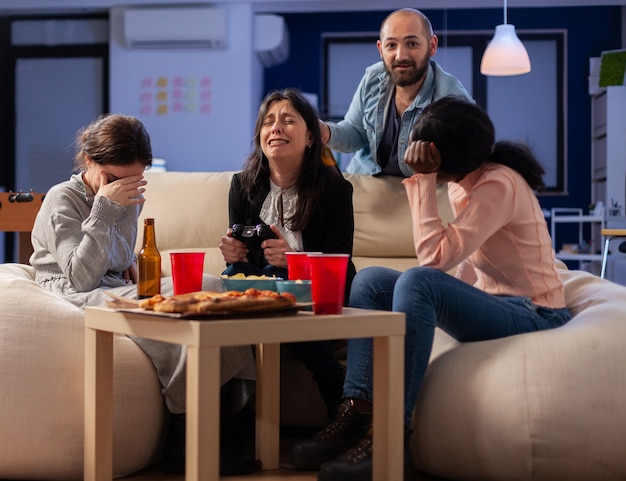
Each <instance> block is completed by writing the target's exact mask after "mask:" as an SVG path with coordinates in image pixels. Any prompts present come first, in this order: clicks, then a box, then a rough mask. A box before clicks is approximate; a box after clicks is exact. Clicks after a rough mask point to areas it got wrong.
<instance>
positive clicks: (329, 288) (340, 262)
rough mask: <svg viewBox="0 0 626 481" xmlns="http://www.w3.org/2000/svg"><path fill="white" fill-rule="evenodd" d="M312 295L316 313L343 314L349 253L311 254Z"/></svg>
mask: <svg viewBox="0 0 626 481" xmlns="http://www.w3.org/2000/svg"><path fill="white" fill-rule="evenodd" d="M308 257H309V265H310V267H311V297H312V299H313V312H314V313H315V314H341V311H342V309H343V296H344V293H345V290H346V275H347V273H348V259H349V258H350V256H349V255H348V254H309V256H308Z"/></svg>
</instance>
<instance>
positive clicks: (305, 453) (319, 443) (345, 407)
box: [291, 399, 371, 470]
mask: <svg viewBox="0 0 626 481" xmlns="http://www.w3.org/2000/svg"><path fill="white" fill-rule="evenodd" d="M370 419H371V416H369V415H366V414H361V413H359V412H358V411H357V410H356V409H355V408H354V402H353V401H352V400H351V399H344V400H343V402H342V403H341V404H340V405H339V408H338V409H337V415H336V416H335V420H334V421H333V422H331V423H330V424H329V425H328V426H326V427H325V428H324V429H323V430H322V431H320V432H319V433H317V434H316V435H315V436H314V437H313V438H312V439H307V440H306V441H300V442H298V443H296V444H295V445H294V446H293V449H292V450H291V463H292V464H293V465H294V466H295V467H296V468H298V469H307V470H317V469H319V467H320V465H321V464H322V463H325V462H326V461H330V460H332V459H335V458H336V457H337V456H338V455H340V454H341V453H343V452H345V451H346V450H348V449H350V448H351V447H352V446H354V445H355V444H356V443H357V442H358V441H359V439H361V437H362V436H363V434H364V430H365V429H366V428H367V424H368V421H369V420H370Z"/></svg>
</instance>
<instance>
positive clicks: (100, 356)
mask: <svg viewBox="0 0 626 481" xmlns="http://www.w3.org/2000/svg"><path fill="white" fill-rule="evenodd" d="M84 429H85V448H84V449H85V453H84V454H85V459H84V479H85V481H110V480H112V479H113V334H112V333H110V332H102V331H97V330H94V329H85V428H84Z"/></svg>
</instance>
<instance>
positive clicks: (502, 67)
mask: <svg viewBox="0 0 626 481" xmlns="http://www.w3.org/2000/svg"><path fill="white" fill-rule="evenodd" d="M528 72H530V58H528V52H526V48H524V44H522V42H521V41H520V39H519V38H518V37H517V34H516V33H515V26H514V25H509V24H507V23H506V0H504V24H502V25H498V26H496V32H495V34H494V35H493V38H492V39H491V41H490V42H489V45H487V48H486V49H485V53H484V54H483V59H482V61H481V62H480V73H482V74H483V75H501V76H504V75H521V74H524V73H528Z"/></svg>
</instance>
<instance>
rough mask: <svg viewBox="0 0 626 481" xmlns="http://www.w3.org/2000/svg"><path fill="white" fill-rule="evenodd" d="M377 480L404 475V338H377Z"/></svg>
mask: <svg viewBox="0 0 626 481" xmlns="http://www.w3.org/2000/svg"><path fill="white" fill-rule="evenodd" d="M373 411H374V412H373V425H374V439H373V448H374V455H373V480H374V481H401V480H402V479H404V478H403V473H404V337H403V336H389V337H376V338H374V409H373Z"/></svg>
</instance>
